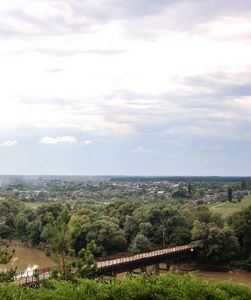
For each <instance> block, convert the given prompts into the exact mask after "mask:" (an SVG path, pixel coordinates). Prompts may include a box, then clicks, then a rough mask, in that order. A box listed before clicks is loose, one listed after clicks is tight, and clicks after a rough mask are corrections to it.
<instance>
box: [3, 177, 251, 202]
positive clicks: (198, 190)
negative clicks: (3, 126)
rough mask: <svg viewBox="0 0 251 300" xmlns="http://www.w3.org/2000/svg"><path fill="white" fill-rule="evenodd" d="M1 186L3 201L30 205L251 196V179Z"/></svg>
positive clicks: (18, 180) (75, 180) (79, 180)
mask: <svg viewBox="0 0 251 300" xmlns="http://www.w3.org/2000/svg"><path fill="white" fill-rule="evenodd" d="M0 183H1V186H0V201H3V200H6V199H8V198H16V199H19V200H20V201H22V202H31V203H43V202H46V203H48V202H52V203H56V202H61V203H64V204H94V205H106V204H109V203H111V202H114V201H116V200H120V199H125V200H137V201H141V202H143V203H161V202H165V203H170V204H175V203H181V204H184V203H187V204H189V205H191V206H194V207H196V206H198V205H202V204H207V205H209V204H213V203H223V202H225V201H229V200H230V201H233V202H240V201H241V199H242V198H243V196H244V195H250V194H251V179H249V178H243V177H168V178H167V177H125V176H124V177H108V176H100V177H98V176H96V177H95V176H93V177H88V176H86V177H85V176H0ZM229 191H231V195H230V194H229ZM230 196H231V199H229V198H230Z"/></svg>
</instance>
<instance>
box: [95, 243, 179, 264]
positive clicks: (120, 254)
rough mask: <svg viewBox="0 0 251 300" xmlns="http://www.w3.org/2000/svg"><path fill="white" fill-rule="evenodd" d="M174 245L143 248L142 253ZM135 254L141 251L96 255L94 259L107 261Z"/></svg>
mask: <svg viewBox="0 0 251 300" xmlns="http://www.w3.org/2000/svg"><path fill="white" fill-rule="evenodd" d="M176 246H177V245H176V244H170V245H166V246H160V247H153V248H149V249H146V250H144V252H143V253H148V252H152V251H156V250H162V249H169V248H174V247H176ZM137 254H142V251H134V252H124V253H119V254H115V255H109V256H102V257H97V258H95V261H96V262H101V261H108V260H114V259H119V258H123V257H130V256H135V255H137Z"/></svg>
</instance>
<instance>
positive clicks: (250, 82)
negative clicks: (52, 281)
mask: <svg viewBox="0 0 251 300" xmlns="http://www.w3.org/2000/svg"><path fill="white" fill-rule="evenodd" d="M250 20H251V2H250V1H244V0H239V1H232V0H221V1H220V2H219V1H216V0H205V1H198V0H196V1H195V0H191V1H190V0H175V1H174V0H169V1H168V0H166V1H164V0H155V1H149V0H145V1H143V0H138V1H135V0H127V1H120V0H106V1H77V0H65V1H63V0H60V1H59V0H43V1H42V0H37V1H34V0H10V1H1V2H0V45H1V47H0V64H1V68H0V80H1V89H0V126H1V133H0V174H24V175H27V174H35V175H36V174H41V175H43V174H44V175H46V174H48V175H51V174H54V175H64V174H66V175H219V176H220V175H224V176H249V175H251V172H250V170H251V159H250V156H251V155H250V154H251V147H250V146H251V117H250V115H251V55H250V53H251V21H250Z"/></svg>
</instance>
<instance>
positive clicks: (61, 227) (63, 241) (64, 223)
mask: <svg viewBox="0 0 251 300" xmlns="http://www.w3.org/2000/svg"><path fill="white" fill-rule="evenodd" d="M70 219H71V214H70V213H69V211H68V209H67V208H65V209H64V210H63V211H62V212H61V213H60V215H59V217H58V218H57V219H56V220H54V218H53V215H52V213H50V214H48V224H47V225H46V227H45V230H44V233H45V235H46V236H47V239H48V242H49V243H50V249H51V250H52V251H53V253H54V254H55V255H56V257H57V260H59V261H61V263H62V269H63V279H64V280H65V279H66V275H65V274H66V261H65V255H66V252H67V251H69V249H70V247H71V246H72V243H73V241H74V240H75V239H76V238H77V236H78V235H79V233H80V230H81V227H80V223H79V222H77V223H75V224H74V227H73V228H71V229H70V226H69V222H70ZM59 253H60V254H61V256H60V257H59V255H58V254H59ZM47 254H50V252H48V251H47Z"/></svg>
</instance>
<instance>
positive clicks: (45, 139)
mask: <svg viewBox="0 0 251 300" xmlns="http://www.w3.org/2000/svg"><path fill="white" fill-rule="evenodd" d="M76 141H77V140H76V138H75V137H74V136H61V137H56V138H52V137H49V136H46V137H43V138H42V139H41V140H39V143H44V144H57V143H75V142H76Z"/></svg>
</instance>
